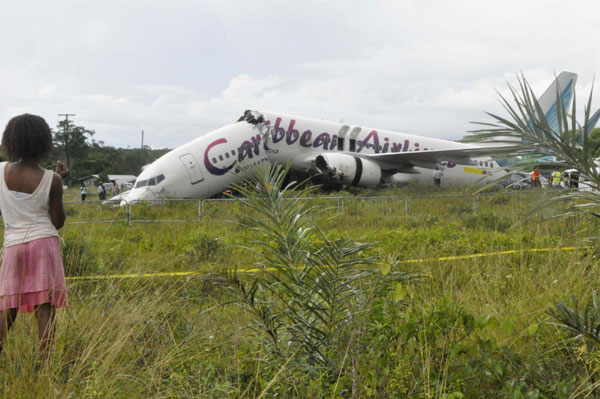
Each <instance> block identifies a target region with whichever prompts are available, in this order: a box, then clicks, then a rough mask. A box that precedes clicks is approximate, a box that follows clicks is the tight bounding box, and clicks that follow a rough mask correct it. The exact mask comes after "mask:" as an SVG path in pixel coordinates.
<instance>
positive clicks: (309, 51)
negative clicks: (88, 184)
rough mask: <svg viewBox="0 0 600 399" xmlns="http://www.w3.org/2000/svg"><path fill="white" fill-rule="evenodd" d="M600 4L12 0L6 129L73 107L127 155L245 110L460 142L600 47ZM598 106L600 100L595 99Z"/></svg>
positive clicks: (4, 34) (1, 92)
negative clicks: (509, 88) (506, 96)
mask: <svg viewBox="0 0 600 399" xmlns="http://www.w3.org/2000/svg"><path fill="white" fill-rule="evenodd" d="M598 11H600V3H598V2H597V1H587V2H586V1H571V2H566V1H564V0H561V1H560V2H559V1H548V0H545V1H527V0H521V1H506V0H504V1H484V0H475V1H471V0H469V1H455V0H451V1H448V0H446V1H427V0H420V1H406V0H405V1H378V0H365V1H363V0H357V1H352V0H346V1H309V0H286V1H262V0H255V1H247V0H246V1H227V0H220V1H214V0H213V1H192V0H169V1H158V0H156V1H153V0H144V1H141V0H140V1H137V0H136V1H129V0H120V1H113V0H102V1H97V0H96V1H88V0H47V1H41V0H19V1H8V0H2V1H1V2H0V37H1V38H2V39H1V40H0V60H1V62H0V121H1V124H2V126H4V125H5V124H6V122H7V121H8V119H9V118H10V117H12V116H14V115H16V114H20V113H23V112H29V113H36V114H40V115H42V116H43V117H45V118H46V120H47V121H48V123H49V124H50V126H56V123H57V120H58V116H57V114H60V113H67V112H68V113H74V114H76V115H77V116H76V117H75V122H76V124H78V125H83V126H85V127H86V128H88V129H93V130H95V131H96V136H95V138H96V139H97V140H102V141H104V142H105V143H106V144H109V145H113V146H119V147H127V146H131V147H135V146H139V145H140V140H141V131H142V129H143V130H144V131H145V144H147V145H150V146H151V147H152V148H163V147H171V148H173V147H176V146H178V145H180V144H183V143H185V142H187V141H190V140H192V139H194V138H196V137H198V136H200V135H202V134H204V133H207V132H209V131H211V130H213V129H215V128H218V127H220V126H223V125H225V124H228V123H231V122H233V121H235V120H236V119H237V118H238V117H239V116H240V115H241V114H242V112H243V111H244V110H245V109H259V110H260V109H264V110H270V111H278V112H282V113H288V114H295V115H301V116H308V117H314V118H322V119H326V120H333V121H340V120H342V119H343V120H344V121H345V122H347V123H351V124H360V125H362V126H366V127H373V128H380V129H389V130H396V131H402V132H407V133H413V134H420V135H428V136H433V137H439V138H447V139H459V138H461V137H462V136H463V135H464V134H465V132H466V131H467V130H471V129H473V128H474V126H473V125H471V124H470V123H469V122H471V121H489V118H487V117H486V115H485V114H484V111H492V112H502V110H501V108H500V106H499V103H498V98H497V94H496V90H498V91H500V92H505V90H506V82H507V81H513V82H514V80H515V74H516V73H520V72H523V73H524V74H525V77H526V78H527V79H528V80H529V82H530V83H531V84H532V86H533V88H534V90H535V91H536V93H537V94H538V95H541V93H542V92H543V90H544V89H545V88H546V87H547V86H548V85H549V84H550V83H551V81H552V79H553V77H554V74H555V73H556V74H558V73H559V72H560V71H562V70H569V71H572V72H577V73H578V74H579V80H578V84H577V91H578V102H579V104H581V105H583V101H584V100H585V99H586V98H587V96H588V95H589V91H590V88H591V84H592V80H593V78H594V73H595V72H597V71H598V68H597V67H598V65H599V63H600V55H599V54H600V52H599V51H598V38H600V14H599V12H598ZM594 97H595V104H596V105H597V106H600V94H599V95H595V96H594Z"/></svg>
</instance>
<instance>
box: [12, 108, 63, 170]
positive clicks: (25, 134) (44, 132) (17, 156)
mask: <svg viewBox="0 0 600 399" xmlns="http://www.w3.org/2000/svg"><path fill="white" fill-rule="evenodd" d="M50 150H52V133H51V132H50V126H48V124H47V123H46V121H45V120H44V118H42V117H41V116H37V115H31V114H23V115H19V116H15V117H14V118H12V119H11V120H10V121H8V123H7V124H6V128H5V129H4V134H3V135H2V152H3V153H4V155H6V157H7V158H8V160H9V161H10V162H16V161H19V160H23V161H41V160H42V159H44V158H45V157H46V155H48V153H49V152H50Z"/></svg>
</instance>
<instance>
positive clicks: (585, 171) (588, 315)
mask: <svg viewBox="0 0 600 399" xmlns="http://www.w3.org/2000/svg"><path fill="white" fill-rule="evenodd" d="M518 81H519V88H518V89H515V88H513V87H511V86H509V87H510V91H511V94H512V101H513V103H514V105H511V103H510V101H509V100H508V99H506V98H504V97H503V96H500V97H501V102H502V105H503V106H504V109H505V110H506V111H507V112H508V113H509V115H510V118H503V117H501V116H498V115H494V114H489V113H488V115H490V116H491V117H492V118H494V119H495V122H493V123H479V125H482V126H483V128H482V129H480V130H476V131H474V132H473V134H472V135H471V136H470V137H469V139H468V141H472V142H485V143H504V144H506V143H512V144H514V154H513V155H515V156H516V155H529V158H527V159H529V160H525V161H523V162H520V163H517V164H516V165H515V166H514V167H513V171H518V170H527V169H528V170H531V168H533V167H534V166H536V163H537V161H536V159H540V158H541V157H544V156H553V157H556V159H557V161H558V162H560V163H561V164H562V165H563V167H564V168H565V169H567V168H571V169H576V170H577V171H578V172H579V174H580V175H581V176H583V177H584V179H585V180H586V183H584V185H585V186H587V187H583V188H584V190H577V191H568V192H565V193H563V194H560V195H558V196H557V197H554V198H552V199H549V200H547V201H546V202H545V203H543V204H541V206H540V208H541V207H546V206H549V205H554V204H557V203H566V204H567V205H565V206H563V207H562V209H561V211H560V212H559V213H558V214H556V215H555V217H561V216H565V215H569V214H573V213H584V214H587V215H591V216H594V217H600V212H598V207H599V206H600V194H599V193H598V191H597V189H598V188H599V187H600V168H599V167H598V164H597V163H596V158H597V157H598V156H599V155H600V154H599V152H598V150H596V151H594V150H593V149H592V147H591V146H590V140H589V135H590V133H591V131H592V129H593V127H594V126H595V124H596V122H597V120H598V118H599V117H600V111H598V112H596V113H595V114H593V115H592V116H590V115H591V107H592V104H591V101H592V94H593V89H592V91H591V92H590V95H589V99H588V101H587V104H586V105H585V111H584V122H583V124H580V123H578V122H577V120H576V114H577V108H576V101H575V99H574V100H573V105H572V107H571V109H570V110H569V109H567V106H565V105H564V104H563V102H562V101H561V100H560V92H561V90H560V88H557V115H558V131H555V130H554V129H552V128H551V127H550V123H549V121H548V120H547V118H546V116H545V115H544V113H543V111H542V109H541V107H540V105H539V103H538V100H537V98H536V97H535V95H534V93H533V91H532V89H531V87H530V85H529V84H528V83H527V81H526V80H525V78H524V77H523V76H521V77H519V79H518ZM574 98H575V97H574ZM580 185H581V183H580ZM538 209H539V208H538ZM548 313H549V314H550V316H552V317H553V318H554V319H555V320H556V321H557V323H556V324H557V325H560V326H562V327H565V328H568V329H569V330H571V331H573V332H575V333H576V334H578V335H579V336H582V337H585V338H588V339H590V340H591V342H596V343H600V305H599V303H598V300H597V298H596V293H595V291H594V294H593V296H592V299H591V300H590V301H588V304H587V305H586V306H585V307H584V308H580V307H579V305H578V303H577V301H576V300H575V299H573V306H572V307H569V306H567V305H566V304H565V303H563V302H559V303H558V304H556V305H555V306H554V307H553V308H551V309H550V310H549V311H548Z"/></svg>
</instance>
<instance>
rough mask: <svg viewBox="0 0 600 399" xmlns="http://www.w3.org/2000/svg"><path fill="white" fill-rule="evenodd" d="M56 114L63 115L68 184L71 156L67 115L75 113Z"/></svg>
mask: <svg viewBox="0 0 600 399" xmlns="http://www.w3.org/2000/svg"><path fill="white" fill-rule="evenodd" d="M58 116H64V117H65V131H64V134H65V149H66V152H67V168H69V180H68V182H69V183H68V185H69V186H70V185H71V158H70V156H69V116H75V114H58Z"/></svg>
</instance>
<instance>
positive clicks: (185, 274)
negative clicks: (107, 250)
mask: <svg viewBox="0 0 600 399" xmlns="http://www.w3.org/2000/svg"><path fill="white" fill-rule="evenodd" d="M589 248H590V247H562V248H531V249H525V250H523V249H511V250H507V251H498V252H486V253H482V254H470V255H456V256H442V257H440V258H423V259H407V260H403V261H401V262H402V263H425V262H446V261H449V260H461V259H474V258H484V257H488V256H499V255H513V254H517V253H521V252H558V251H576V250H578V249H589ZM275 270H276V269H274V268H264V269H260V268H253V269H242V270H237V273H257V272H261V271H275ZM208 273H209V272H206V271H195V272H192V271H189V272H156V273H128V274H108V275H97V276H72V277H66V278H65V279H66V280H121V279H128V278H153V277H189V276H200V275H205V274H208Z"/></svg>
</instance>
